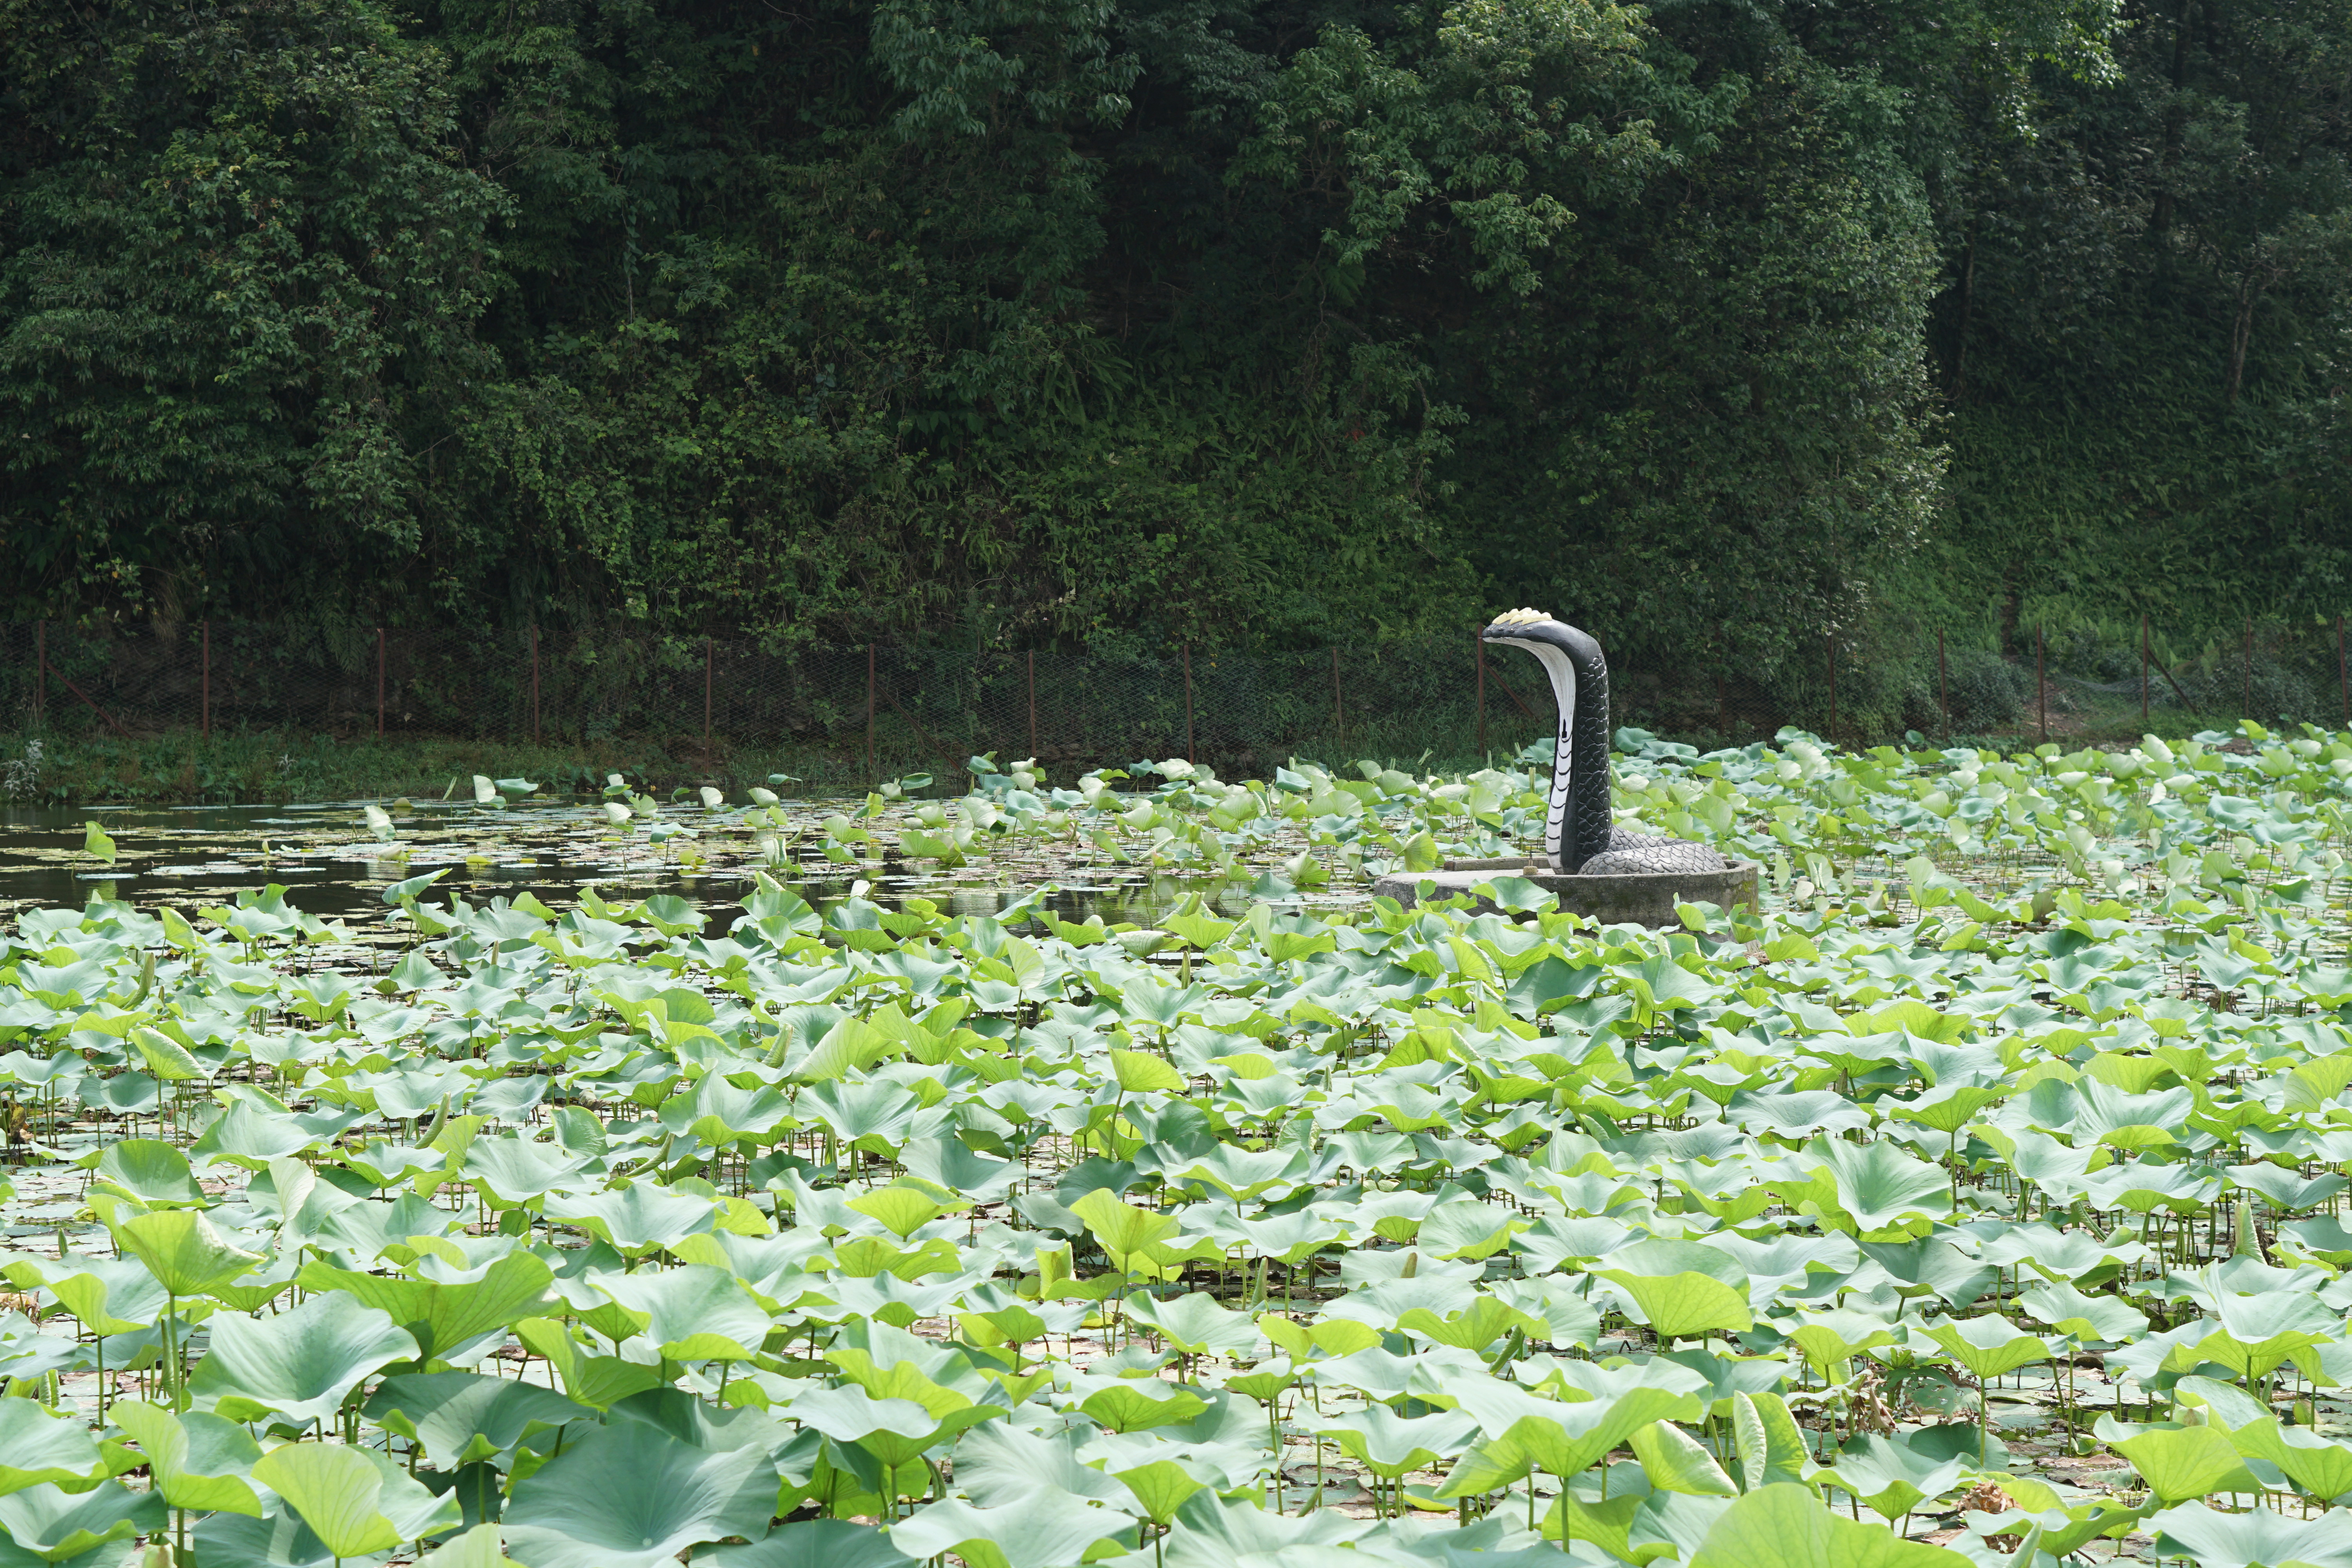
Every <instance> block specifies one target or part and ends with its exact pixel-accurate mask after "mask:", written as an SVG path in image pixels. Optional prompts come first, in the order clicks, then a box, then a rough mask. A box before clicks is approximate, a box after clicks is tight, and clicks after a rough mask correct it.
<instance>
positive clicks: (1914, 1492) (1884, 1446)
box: [1822, 1434, 1960, 1520]
mask: <svg viewBox="0 0 2352 1568" xmlns="http://www.w3.org/2000/svg"><path fill="white" fill-rule="evenodd" d="M1822 1476H1823V1477H1826V1478H1827V1479H1831V1480H1833V1481H1835V1482H1836V1483H1837V1484H1838V1485H1839V1486H1841V1487H1843V1488H1844V1489H1846V1490H1847V1491H1849V1492H1851V1493H1853V1495H1854V1496H1855V1497H1857V1498H1859V1499H1861V1500H1862V1502H1863V1505H1864V1507H1866V1508H1868V1509H1869V1510H1871V1511H1872V1512H1873V1513H1875V1514H1877V1515H1878V1516H1879V1517H1880V1518H1881V1519H1889V1520H1892V1519H1900V1518H1901V1517H1902V1516H1903V1515H1905V1514H1906V1513H1909V1512H1911V1511H1912V1510H1914V1509H1916V1508H1917V1507H1918V1506H1919V1505H1920V1504H1921V1503H1922V1502H1925V1501H1927V1500H1928V1499H1930V1498H1936V1497H1941V1496H1942V1495H1943V1494H1944V1493H1945V1492H1947V1491H1949V1490H1950V1489H1951V1488H1952V1486H1953V1485H1954V1483H1956V1482H1957V1481H1958V1479H1960V1462H1959V1461H1958V1459H1953V1458H1933V1457H1931V1456H1929V1455H1927V1454H1922V1453H1920V1452H1918V1451H1917V1450H1916V1449H1915V1448H1913V1447H1910V1446H1909V1445H1908V1444H1905V1443H1897V1442H1893V1441H1890V1440H1889V1439H1887V1438H1885V1437H1879V1436H1870V1435H1867V1434H1865V1435H1864V1436H1860V1437H1856V1438H1853V1439H1852V1440H1851V1441H1849V1442H1848V1443H1847V1444H1846V1445H1845V1447H1843V1449H1842V1450H1840V1451H1839V1453H1838V1456H1837V1463H1836V1464H1835V1465H1833V1466H1832V1467H1830V1468H1827V1469H1825V1470H1823V1471H1822Z"/></svg>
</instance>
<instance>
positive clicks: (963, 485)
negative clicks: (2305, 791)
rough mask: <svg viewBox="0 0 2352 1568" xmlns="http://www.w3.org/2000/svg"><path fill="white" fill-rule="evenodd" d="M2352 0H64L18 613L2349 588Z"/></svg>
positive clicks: (1627, 631) (1731, 622) (1066, 617)
mask: <svg viewBox="0 0 2352 1568" xmlns="http://www.w3.org/2000/svg"><path fill="white" fill-rule="evenodd" d="M2144 9H2145V10H2146V14H2145V15H2143V14H2142V12H2143V10H2144ZM2342 12H2343V7H2342V4H2341V0H2325V3H2322V4H2318V5H2305V4H2301V3H2300V0H2297V3H2294V4H2288V3H2286V0H2261V3H2260V4H2256V5H2252V7H2237V8H2233V9H2231V10H2230V11H2229V12H2228V13H2227V15H2226V16H2225V15H2223V14H2222V13H2221V11H2220V10H2219V9H2217V8H2214V7H2210V6H2206V7H2200V6H2197V5H2190V6H2189V8H2188V9H2187V10H2179V9H2178V8H2176V7H2172V6H2159V7H2153V8H2144V7H2142V6H2140V5H2137V4H2134V5H2118V4H2116V3H2114V0H1970V3H1968V4H1961V5H1952V4H1946V3H1942V0H1938V3H1937V4H1933V5H1927V4H1922V3H1920V0H1872V3H1870V4H1867V5H1853V6H1843V7H1837V8H1832V9H1824V8H1822V7H1819V6H1810V5H1808V6H1790V5H1779V4H1763V5H1747V4H1740V5H1730V4H1720V3H1717V0H1675V3H1673V4H1667V5H1657V6H1654V7H1650V8H1647V9H1636V8H1633V7H1627V6H1620V5H1612V4H1609V3H1607V0H1542V3H1540V4H1513V5H1500V4H1491V3H1488V0H1465V3H1464V4H1460V5H1452V6H1448V7H1442V8H1441V7H1436V6H1428V7H1402V8H1399V7H1391V6H1386V5H1369V4H1364V3H1363V0H1338V3H1336V4H1332V5H1316V6H1307V7H1301V6H1297V5H1291V4H1289V3H1287V0H1251V3H1249V4H1243V3H1241V0H1218V3H1217V4H1214V5H1210V4H1203V3H1199V0H1118V3H1116V4H1114V3H1112V0H887V3H877V4H872V5H843V4H828V5H814V6H803V7H773V6H770V7H754V8H751V10H748V11H747V10H746V9H745V8H743V7H740V6H735V5H714V4H711V3H710V0H660V3H657V4H652V5H638V4H628V5H624V4H620V3H618V0H561V3H559V0H521V3H520V4H507V3H506V0H498V3H495V4H493V3H490V0H433V3H431V4H427V5H423V6H421V7H418V8H415V10H414V12H413V13H410V12H399V11H395V10H394V9H392V8H388V7H386V6H383V5H381V4H380V0H259V3H257V4H254V5H237V6H229V5H209V4H206V5H190V6H168V5H158V4H153V3H152V0H117V3H115V4H110V5H102V6H98V7H94V8H89V9H87V10H86V11H84V12H79V13H71V14H68V13H65V12H60V11H59V10H58V8H57V7H55V6H48V5H40V4H38V3H37V0H8V3H7V5H6V6H5V10H0V16H5V19H6V26H5V29H0V38H5V48H6V49H7V50H8V56H7V60H8V74H9V79H10V80H11V82H12V84H14V90H13V91H12V94H11V96H10V98H9V100H8V102H7V104H6V106H5V110H0V112H5V114H6V115H7V117H8V123H9V126H10V129H11V134H10V135H9V136H8V137H6V138H5V142H0V145H5V148H6V151H5V153H0V160H5V162H0V215H5V216H0V465H5V473H6V474H7V476H8V483H7V485H6V486H5V500H0V539H5V543H6V547H7V549H8V551H9V552H10V556H11V558H12V559H16V560H19V561H21V562H23V563H26V570H25V571H24V572H22V573H20V574H18V576H17V578H16V580H15V581H14V582H13V583H12V584H11V588H10V595H11V598H10V613H11V614H14V615H16V616H26V617H31V616H89V617H100V618H103V617H118V618H129V617H132V616H161V617H163V618H166V619H174V618H179V617H192V616H203V615H211V616H227V615H232V614H234V615H240V616H248V617H250V616H262V615H268V616H299V617H308V618H313V619H316V620H320V621H323V622H356V623H358V624H362V625H371V626H372V625H377V624H384V623H391V624H423V623H426V622H433V621H447V622H454V623H459V624H480V623H482V622H484V621H499V622H507V623H512V624H520V623H522V622H524V621H528V620H538V621H544V622H547V623H549V624H551V625H552V624H561V623H564V622H569V623H571V624H572V625H574V626H597V625H607V624H610V623H613V622H615V621H629V622H636V623H642V624H644V625H645V626H649V627H650V628H651V629H653V630H655V631H657V632H661V633H671V634H685V635H693V634H699V633H706V632H719V633H732V632H738V631H740V632H742V633H745V634H747V635H750V636H752V637H759V638H761V639H765V640H768V641H771V642H773V643H777V644H793V643H803V642H809V641H828V640H829V641H836V642H852V643H854V642H862V641H865V640H867V639H868V638H870V637H886V638H891V639H913V640H921V639H933V640H941V641H951V642H954V643H956V644H958V645H960V646H978V647H1056V646H1060V647H1076V646H1079V645H1084V644H1103V645H1111V646H1122V647H1126V646H1149V645H1151V644H1154V643H1159V642H1167V641H1174V640H1177V639H1190V640H1192V641H1195V642H1200V643H1204V644H1217V643H1226V644H1250V645H1257V646H1263V647H1320V646H1322V645H1325V644H1330V643H1339V642H1348V643H1350V644H1353V643H1357V642H1360V641H1363V640H1367V639H1368V638H1370V639H1375V640H1376V639H1378V638H1381V637H1386V636H1389V635H1391V634H1393V633H1398V632H1412V631H1424V630H1432V629H1437V630H1448V631H1450V630H1452V629H1454V628H1456V627H1458V626H1460V625H1461V623H1462V622H1464V621H1465V620H1467V619H1469V618H1471V617H1472V616H1475V615H1476V614H1477V613H1479V612H1480V611H1481V610H1482V609H1484V608H1487V607H1491V606H1492V605H1497V604H1518V603H1530V602H1533V603H1539V604H1543V605H1547V606H1548V607H1549V608H1552V609H1555V610H1558V611H1559V612H1560V613H1562V614H1564V615H1568V616H1572V617H1573V618H1575V619H1576V620H1578V621H1579V622H1580V624H1584V625H1587V626H1591V628H1593V629H1594V630H1595V631H1596V632H1597V633H1598V634H1599V635H1601V637H1602V638H1603V640H1604V641H1605V642H1607V643H1608V644H1609V645H1610V646H1611V647H1612V648H1613V649H1616V650H1619V651H1620V652H1621V653H1622V655H1623V656H1624V657H1625V658H1628V659H1631V660H1636V661H1639V660H1658V659H1663V658H1672V659H1674V660H1676V661H1679V662H1681V663H1684V664H1688V665H1696V666H1701V667H1706V668H1719V669H1755V670H1761V671H1763V672H1765V673H1766V674H1768V675H1769V674H1771V673H1772V672H1773V671H1775V670H1776V669H1779V668H1782V667H1784V666H1787V665H1789V664H1790V660H1791V658H1793V653H1792V650H1795V649H1798V648H1803V647H1812V646H1814V645H1815V644H1816V643H1817V642H1818V639H1819V638H1820V637H1822V636H1823V635H1824V634H1826V633H1830V632H1832V631H1834V632H1836V633H1838V634H1839V635H1841V636H1843V637H1846V638H1848V639H1849V643H1850V646H1854V647H1862V646H1864V645H1869V644H1874V643H1875V642H1877V641H1879V640H1880V639H1885V640H1887V641H1889V642H1894V641H1899V640H1900V639H1901V637H1903V636H1904V635H1905V634H1904V629H1903V628H1902V627H1900V626H1895V625H1893V624H1891V623H1890V622H1889V620H1888V618H1887V617H1886V616H1885V608H1886V606H1887V605H1904V606H1906V607H1907V608H1911V609H1915V610H1917V611H1919V612H1921V613H1924V614H1926V615H1928V616H1932V617H1934V619H1935V621H1936V622H1937V624H1940V625H1944V626H1948V627H1953V628H1963V627H1966V628H1977V629H1980V630H1981V632H1982V637H1981V638H1980V640H1982V641H1983V642H1984V643H1985V645H1986V646H1990V647H2009V648H2012V649H2013V647H2015V646H2016V643H2017V639H2018V636H2019V628H2020V627H2021V626H2032V625H2033V624H2035V623H2036V622H2038V621H2043V620H2054V621H2057V622H2061V623H2063V622H2066V621H2068V620H2070V619H2074V618H2080V617H2083V616H2094V617H2095V616H2106V617H2108V618H2109V619H2112V620H2116V621H2130V620H2133V619H2136V616H2137V613H2138V612H2139V611H2142V610H2145V611H2147V612H2149V613H2150V614H2152V615H2153V616H2155V617H2156V618H2157V620H2158V623H2159V625H2160V626H2163V627H2165V628H2167V629H2168V631H2169V633H2170V634H2171V635H2172V636H2174V637H2176V638H2178V639H2180V640H2183V641H2185V642H2187V643H2189V644H2190V645H2192V646H2193V645H2194V644H2196V643H2198V642H2200V641H2201V640H2203V639H2204V638H2205V637H2209V636H2210V635H2211V632H2212V629H2213V628H2214V627H2215V626H2219V625H2223V624H2227V623H2228V622H2229V621H2230V620H2231V618H2232V617H2234V616H2240V615H2242V614H2245V613H2247V612H2249V611H2257V610H2262V609H2271V608H2275V609H2278V610H2281V611H2282V612H2283V613H2284V614H2286V615H2288V616H2291V617H2298V618H2305V619H2307V618H2308V617H2310V616H2313V615H2326V614H2333V613H2334V612H2335V611H2336V609H2338V608H2340V607H2341V600H2342V597H2343V590H2344V584H2345V583H2346V581H2347V562H2346V560H2345V558H2344V550H2343V545H2342V538H2343V536H2344V526H2343V524H2344V517H2343V506H2344V500H2343V493H2342V487H2341V485H2340V483H2337V482H2336V468H2337V458H2339V457H2340V447H2341V434H2342V417H2341V409H2340V407H2338V405H2339V404H2340V402H2341V395H2340V384H2341V382H2342V380H2343V376H2342V374H2341V369H2342V363H2343V360H2344V357H2345V356H2344V353H2343V352H2342V339H2343V333H2344V331H2345V330H2346V324H2345V316H2344V310H2345V304H2344V301H2345V297H2346V295H2345V289H2346V280H2347V277H2352V272H2347V268H2352V227H2347V222H2352V219H2347V213H2352V199H2347V176H2346V174H2345V173H2344V171H2345V168H2346V166H2347V147H2346V144H2345V134H2346V133H2345V128H2344V125H2343V122H2342V118H2341V115H2340V112H2339V111H2338V107H2339V106H2336V100H2335V97H2334V90H2335V89H2334V87H2333V86H2332V85H2331V84H2336V83H2339V82H2340V80H2341V78H2342V74H2343V52H2344V49H2345V48H2346V47H2347V46H2346V44H2345V41H2344V40H2345V39H2346V38H2347V37H2352V25H2347V17H2346V16H2344V15H2343V14H2342Z"/></svg>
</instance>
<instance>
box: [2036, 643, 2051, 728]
mask: <svg viewBox="0 0 2352 1568" xmlns="http://www.w3.org/2000/svg"><path fill="white" fill-rule="evenodd" d="M2043 631H2044V628H2043V626H2042V623H2041V622H2040V621H2036V622H2034V623H2033V706H2034V708H2035V710H2037V711H2038V712H2039V713H2040V714H2041V716H2042V720H2041V721H2042V740H2043V741H2044V742H2048V741H2049V739H2050V679H2049V677H2048V675H2047V674H2045V673H2044V671H2045V669H2046V664H2045V661H2044V659H2043V658H2042V649H2043V648H2044V647H2046V646H2047V639H2046V638H2045V637H2044V635H2043Z"/></svg>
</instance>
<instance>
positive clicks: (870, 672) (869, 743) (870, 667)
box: [866, 643, 882, 780]
mask: <svg viewBox="0 0 2352 1568" xmlns="http://www.w3.org/2000/svg"><path fill="white" fill-rule="evenodd" d="M866 773H867V774H868V775H869V776H870V777H872V778H874V779H877V780H879V779H880V778H881V776H882V771H881V769H880V768H879V767H878V766H877V764H876V763H875V761H874V645H873V644H872V643H867V644H866Z"/></svg>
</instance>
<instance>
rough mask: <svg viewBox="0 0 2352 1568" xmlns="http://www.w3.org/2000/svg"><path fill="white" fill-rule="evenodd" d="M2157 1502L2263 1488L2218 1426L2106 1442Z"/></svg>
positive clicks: (2146, 1433) (2158, 1431)
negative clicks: (2137, 1476) (2137, 1473)
mask: <svg viewBox="0 0 2352 1568" xmlns="http://www.w3.org/2000/svg"><path fill="white" fill-rule="evenodd" d="M2110 1447H2113V1448H2114V1449H2115V1451H2116V1453H2118V1454H2121V1455H2122V1456H2123V1457H2124V1458H2125V1459H2126V1461H2128V1462H2129V1464H2130V1465H2131V1468H2133V1469H2135V1470H2137V1471H2138V1472H2139V1475H2140V1479H2142V1480H2144V1481H2146V1482H2147V1489H2148V1490H2149V1491H2151V1492H2153V1493H2155V1494H2156V1496H2157V1497H2158V1500H2161V1501H2163V1502H2165V1503H2167V1504H2171V1503H2179V1502H2187V1501H2189V1500H2191V1499H2194V1498H2201V1497H2204V1496H2207V1495H2208V1494H2210V1493H2212V1492H2217V1491H2225V1490H2227V1491H2249V1492H2257V1491H2260V1490H2262V1484H2261V1483H2260V1482H2258V1481H2256V1480H2255V1479H2253V1477H2252V1475H2251V1474H2249V1473H2248V1472H2247V1469H2246V1467H2245V1464H2244V1461H2243V1460H2242V1459H2241V1458H2239V1455H2238V1450H2237V1448H2236V1447H2233V1446H2232V1445H2231V1442H2230V1436H2229V1434H2228V1433H2226V1432H2224V1431H2223V1430H2222V1429H2221V1427H2219V1426H2181V1427H2177V1428H2174V1429H2171V1430H2163V1429H2155V1430H2144V1431H2142V1432H2140V1433H2139V1434H2138V1435H2137V1436H2131V1437H2126V1438H2123V1439H2121V1440H2119V1441H2116V1442H2114V1443H2112V1444H2110Z"/></svg>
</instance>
